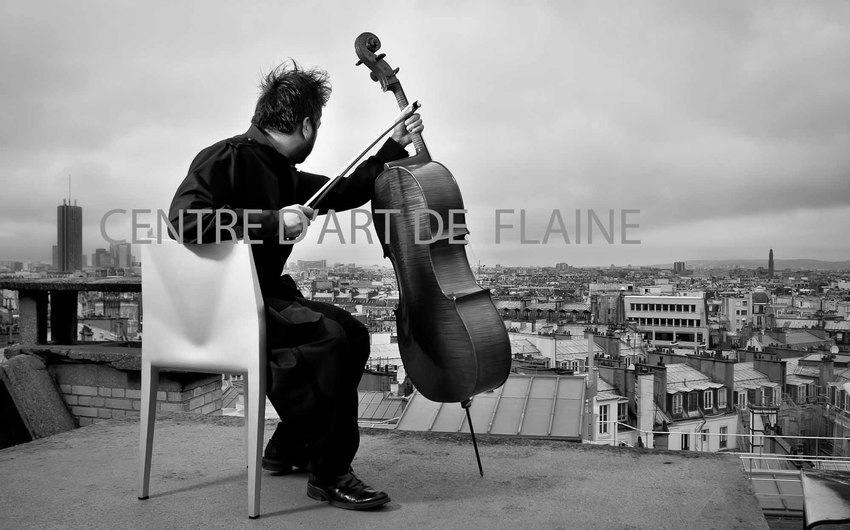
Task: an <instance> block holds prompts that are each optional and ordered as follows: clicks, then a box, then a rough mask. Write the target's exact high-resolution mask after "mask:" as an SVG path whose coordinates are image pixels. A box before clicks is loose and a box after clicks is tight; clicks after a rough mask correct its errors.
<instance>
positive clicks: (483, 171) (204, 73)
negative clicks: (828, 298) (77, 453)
mask: <svg viewBox="0 0 850 530" xmlns="http://www.w3.org/2000/svg"><path fill="white" fill-rule="evenodd" d="M321 4H322V3H321V2H320V4H319V7H321ZM329 6H331V4H327V5H326V6H325V7H329ZM163 9H164V11H162V10H159V11H158V12H157V13H156V14H154V13H153V12H151V10H149V9H144V8H142V7H138V6H133V5H128V4H115V3H111V2H97V1H95V2H91V3H86V4H83V5H80V6H73V7H71V6H64V5H56V6H54V7H53V8H52V9H51V10H49V11H48V12H45V10H42V9H39V8H38V6H32V5H30V4H26V3H23V2H15V3H8V4H7V5H4V7H3V8H2V11H3V15H4V16H3V17H0V28H2V31H0V34H2V36H0V42H2V43H3V47H2V51H0V64H2V65H3V66H4V71H5V72H7V76H6V79H7V87H6V89H5V90H4V91H3V93H2V94H0V108H2V109H3V112H4V115H5V116H7V117H8V119H7V120H4V123H3V124H2V125H0V134H2V137H3V144H2V145H4V149H5V154H6V156H4V157H3V159H2V161H0V171H2V174H3V175H4V182H5V183H6V184H5V187H6V189H7V190H11V192H9V193H4V194H2V198H0V259H26V260H35V261H45V262H46V261H50V258H51V256H50V249H51V246H52V245H53V244H54V241H53V238H54V237H55V231H56V227H55V218H54V217H53V212H54V211H55V210H54V209H55V208H56V205H57V204H60V203H61V200H62V198H63V197H64V196H65V191H66V185H65V183H66V179H67V177H68V174H71V175H72V176H73V179H74V198H75V199H76V200H77V203H78V205H80V206H82V207H83V208H84V209H85V211H86V215H85V216H84V235H83V245H84V247H83V251H84V253H85V254H86V255H91V254H92V253H93V252H94V251H95V249H97V248H108V243H107V242H106V241H105V240H103V239H102V237H101V236H100V221H101V219H102V218H103V216H104V215H106V214H107V212H109V211H110V210H113V209H124V210H127V211H130V210H133V209H149V210H151V211H156V209H167V207H168V204H169V202H170V200H171V196H172V194H173V193H174V190H175V189H176V187H177V185H178V184H179V182H180V181H181V180H182V178H183V177H184V176H185V172H186V169H187V168H188V165H189V162H190V161H191V159H192V157H193V156H194V155H195V154H196V153H197V151H199V150H200V149H202V148H203V147H205V146H206V145H209V144H211V143H213V142H215V141H217V140H220V139H223V138H226V137H229V136H232V135H234V134H238V133H240V132H242V131H244V130H245V129H246V128H247V126H248V122H249V119H250V116H251V113H252V111H253V104H254V99H255V97H256V93H257V92H256V85H257V82H258V80H259V77H260V74H261V72H264V71H267V70H268V69H269V68H270V67H272V66H274V65H275V64H276V63H278V62H280V61H282V60H284V59H285V58H287V57H294V58H296V59H297V60H299V61H300V62H301V63H302V64H304V65H307V66H311V65H314V64H315V65H319V66H321V67H323V68H326V69H327V70H328V71H329V73H330V76H331V81H332V83H333V85H334V93H333V95H332V97H331V100H330V103H329V105H328V107H327V108H326V109H325V113H324V116H323V120H322V123H323V125H322V131H321V133H320V135H319V140H318V142H317V144H316V149H315V152H314V153H313V155H312V156H311V158H310V159H308V161H307V162H306V163H305V164H304V165H303V169H304V170H306V171H311V172H318V173H323V174H330V175H333V173H334V172H335V171H336V170H338V168H340V167H342V166H343V165H344V163H345V162H347V161H348V160H349V159H350V158H351V156H352V155H353V153H354V152H356V151H357V150H358V149H359V148H360V147H361V146H362V144H365V143H366V142H367V141H368V140H369V139H371V138H372V137H373V136H374V134H375V133H376V131H377V130H379V129H380V128H381V127H382V126H383V125H384V124H385V123H386V122H387V120H388V119H389V118H391V117H392V116H393V115H394V114H395V112H396V108H395V102H394V100H393V98H392V97H391V96H389V95H387V94H382V93H381V92H380V90H379V88H378V85H377V84H375V83H373V82H372V81H371V80H369V76H368V71H367V70H366V69H365V68H364V67H362V66H361V67H355V66H354V62H355V61H356V57H355V55H354V52H353V49H352V48H353V42H354V38H355V37H356V36H357V35H358V34H359V33H360V32H361V31H367V30H368V31H372V32H374V33H375V34H377V35H378V36H379V37H380V38H381V40H382V42H383V46H382V49H381V52H384V53H387V58H386V60H387V61H388V62H389V63H390V64H391V65H392V66H397V67H400V69H401V70H400V72H399V79H401V81H402V83H403V85H404V87H405V91H406V92H407V95H408V97H409V98H410V99H418V100H420V101H421V102H422V104H423V107H422V110H421V113H422V115H423V118H424V120H425V127H426V130H425V134H424V137H425V140H426V142H427V143H428V146H429V148H430V150H431V152H432V155H433V156H434V158H435V159H436V160H438V161H440V162H442V163H444V164H445V165H446V167H448V168H449V169H450V170H451V171H452V173H453V174H454V175H455V177H456V179H457V181H458V184H459V186H460V189H461V192H462V194H463V198H464V201H465V206H466V208H467V209H468V211H469V213H468V215H467V219H468V224H469V229H470V236H469V240H470V242H471V245H470V247H469V257H470V260H471V261H473V262H481V263H484V264H488V265H493V264H496V263H501V264H504V265H532V264H550V263H551V264H554V263H558V262H566V263H569V264H571V265H575V266H608V265H610V264H612V263H613V264H617V265H627V264H632V265H634V266H641V265H652V264H659V263H673V262H674V261H689V260H705V259H724V258H727V259H764V260H766V249H768V248H774V249H775V251H776V254H777V260H780V259H788V258H800V259H802V258H809V259H820V260H825V261H844V260H847V259H850V241H847V240H840V239H837V238H835V236H834V234H835V233H836V227H838V226H841V225H842V224H844V223H846V220H847V219H848V218H850V179H848V178H847V177H848V175H847V173H848V169H850V155H848V154H847V153H845V151H846V149H845V148H844V146H845V145H846V141H847V137H848V136H850V126H848V123H850V119H848V118H849V117H850V116H848V115H847V113H848V112H850V104H848V103H850V102H848V101H847V100H848V92H847V90H846V89H844V88H843V87H846V86H848V85H850V71H848V69H847V68H846V66H845V65H844V63H845V61H844V59H843V58H844V50H846V49H847V47H848V45H849V44H850V32H847V31H846V29H847V27H848V26H850V6H847V5H844V4H841V3H832V2H824V3H818V4H798V3H785V2H778V3H746V4H741V3H737V2H721V3H712V4H711V5H707V4H677V3H665V2H646V3H640V4H631V3H629V4H623V3H613V2H594V3H592V4H590V3H564V4H557V5H556V4H541V5H529V6H522V7H520V6H514V5H512V4H509V3H497V4H492V3H488V4H483V3H470V4H463V5H455V4H451V6H449V5H448V4H444V3H439V2H438V3H434V4H429V6H428V7H427V8H424V7H421V8H418V7H409V6H401V5H396V4H391V3H386V4H384V5H383V9H375V10H369V13H366V12H361V10H354V9H349V8H340V7H339V6H336V7H334V8H333V9H330V8H329V9H317V7H316V6H311V7H306V6H286V8H284V7H282V6H279V5H276V4H269V5H264V6H263V8H262V9H259V8H258V9H257V10H256V11H251V10H246V9H242V8H239V7H236V6H232V5H229V4H226V3H221V4H215V6H213V8H211V9H208V10H204V11H203V12H196V10H194V9H192V8H191V6H180V5H175V6H168V8H163ZM319 12H323V13H327V15H323V18H317V15H316V13H319ZM448 13H451V16H447V14H448ZM292 18H297V19H298V20H299V21H302V22H303V23H302V24H297V25H287V31H286V32H281V31H280V26H279V24H278V22H277V21H279V20H284V19H292ZM190 20H191V21H192V24H191V25H190V24H189V21H190ZM399 20H416V24H413V25H403V27H402V25H399V24H398V23H397V22H398V21H399ZM290 26H292V27H290ZM187 27H188V30H187ZM813 36H816V38H815V37H813ZM46 56H49V57H51V60H50V61H49V63H47V62H44V61H43V60H42V58H43V57H46ZM500 210H501V211H505V210H511V211H513V212H514V213H513V214H511V215H512V217H510V218H507V222H509V223H512V224H513V225H514V226H515V227H516V228H514V229H510V230H508V229H505V230H502V232H501V233H500V232H499V230H498V228H497V223H498V218H497V216H498V214H497V212H498V211H500ZM576 210H579V211H581V212H588V211H595V212H597V214H599V217H600V219H602V220H603V221H605V220H606V216H607V214H608V212H609V211H614V212H616V213H617V214H618V216H619V213H620V212H623V211H636V210H639V213H637V214H634V215H632V216H631V217H630V218H629V220H630V222H632V223H635V224H637V225H638V226H637V227H635V228H634V229H633V230H631V232H630V233H629V234H628V235H629V238H630V239H631V240H640V243H639V244H621V243H607V242H605V241H604V240H602V239H601V238H600V239H599V240H597V242H594V244H592V245H589V244H587V243H586V239H584V240H583V242H582V243H580V244H579V243H576V242H575V233H574V232H575V231H576V227H575V226H574V223H572V221H571V220H572V219H573V212H575V211H576ZM554 211H559V212H563V216H562V218H563V221H564V223H565V224H566V230H567V232H568V233H569V235H570V243H569V244H566V243H564V241H563V239H559V238H558V237H553V238H552V239H551V240H550V241H549V243H548V244H543V243H542V241H541V243H522V240H523V239H525V240H526V241H535V240H542V239H543V236H544V234H545V233H546V231H547V225H550V226H551V223H552V214H551V212H554ZM520 212H525V214H526V217H525V228H526V231H525V233H521V231H520V230H519V228H518V227H519V225H520V222H521V219H520ZM505 219H506V218H505V216H503V218H502V220H503V221H505ZM113 221H114V222H112V223H110V224H109V225H108V226H107V228H108V230H110V231H111V233H113V234H116V235H117V238H122V237H123V238H126V239H130V235H129V220H121V219H117V218H114V219H113ZM322 222H323V221H322V220H319V223H318V226H317V224H314V227H312V228H311V232H310V233H309V234H308V238H307V240H306V241H304V242H302V243H301V244H299V245H296V247H295V252H294V253H293V255H292V257H291V259H292V260H297V259H304V260H309V259H321V258H327V259H328V260H329V261H340V262H356V263H362V264H384V265H389V262H388V261H385V260H382V257H381V254H382V253H381V249H380V246H379V245H377V244H372V245H369V244H364V243H362V242H358V243H357V244H355V245H352V244H349V242H348V241H346V244H345V245H342V244H340V243H339V242H338V241H334V240H333V238H328V239H326V240H325V241H323V243H322V244H321V245H318V244H316V243H317V241H316V238H317V237H318V234H317V232H319V230H316V228H317V227H319V226H321V223H322ZM343 223H347V221H346V220H343ZM615 224H616V226H615V227H614V228H615V230H617V233H618V241H619V230H620V219H619V217H618V218H617V219H616V223H615ZM556 228H557V227H556ZM585 228H586V227H585ZM341 230H342V232H343V233H344V234H348V233H349V232H350V228H349V226H348V225H345V224H343V225H342V226H341ZM499 236H501V241H500V242H499V243H498V244H497V243H496V240H497V238H499ZM555 236H558V234H555Z"/></svg>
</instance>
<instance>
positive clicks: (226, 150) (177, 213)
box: [168, 143, 280, 243]
mask: <svg viewBox="0 0 850 530" xmlns="http://www.w3.org/2000/svg"><path fill="white" fill-rule="evenodd" d="M235 156H236V152H235V149H234V148H232V147H231V146H229V145H228V144H226V143H220V144H217V145H215V146H212V147H210V148H208V149H205V150H204V151H202V152H201V153H200V154H199V155H198V156H197V157H196V158H195V160H194V161H192V164H191V166H190V168H189V173H188V174H187V175H186V178H185V179H183V182H182V183H181V184H180V186H179V187H178V188H177V192H176V193H175V194H174V198H173V199H172V201H171V207H170V208H169V212H168V219H169V221H170V222H171V225H172V227H173V229H174V230H175V231H176V232H177V236H178V238H181V237H182V241H183V242H184V243H216V242H219V241H228V240H232V239H234V238H235V239H242V238H243V237H244V236H245V231H246V227H247V228H248V237H249V238H250V239H252V240H260V239H265V238H270V237H275V236H276V235H277V234H278V230H279V223H280V218H279V216H280V213H279V211H278V210H248V211H247V212H246V210H244V209H243V208H233V207H231V206H230V203H231V202H233V201H234V200H235V195H236V188H237V179H238V175H236V174H235V171H234V169H233V168H235V167H237V165H236V163H235V160H234V157H235ZM234 236H235V237H234Z"/></svg>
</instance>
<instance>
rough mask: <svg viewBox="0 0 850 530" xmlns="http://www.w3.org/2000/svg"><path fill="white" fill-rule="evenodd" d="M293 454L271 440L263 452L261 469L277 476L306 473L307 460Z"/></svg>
mask: <svg viewBox="0 0 850 530" xmlns="http://www.w3.org/2000/svg"><path fill="white" fill-rule="evenodd" d="M293 453H294V452H293V451H291V450H287V448H285V447H284V446H283V445H282V444H280V443H278V442H276V441H275V440H274V439H273V438H272V439H270V440H269V443H267V444H266V450H265V451H263V469H265V470H266V471H271V472H272V473H275V474H277V475H289V474H291V473H296V472H299V471H306V470H307V459H306V458H305V457H301V456H299V455H297V454H293Z"/></svg>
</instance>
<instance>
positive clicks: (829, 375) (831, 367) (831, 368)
mask: <svg viewBox="0 0 850 530" xmlns="http://www.w3.org/2000/svg"><path fill="white" fill-rule="evenodd" d="M819 368H820V370H819V377H818V381H819V382H820V391H821V393H822V394H823V395H824V396H826V395H828V394H829V392H828V388H829V387H828V385H827V383H831V382H832V381H833V380H834V379H835V363H834V362H833V356H832V355H829V354H826V355H824V356H823V357H821V360H820V366H819Z"/></svg>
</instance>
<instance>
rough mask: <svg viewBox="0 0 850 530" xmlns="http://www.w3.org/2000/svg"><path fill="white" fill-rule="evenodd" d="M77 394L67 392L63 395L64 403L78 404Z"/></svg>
mask: <svg viewBox="0 0 850 530" xmlns="http://www.w3.org/2000/svg"><path fill="white" fill-rule="evenodd" d="M79 399H80V398H79V396H75V395H74V394H67V395H66V396H65V404H66V405H78V404H79Z"/></svg>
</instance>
